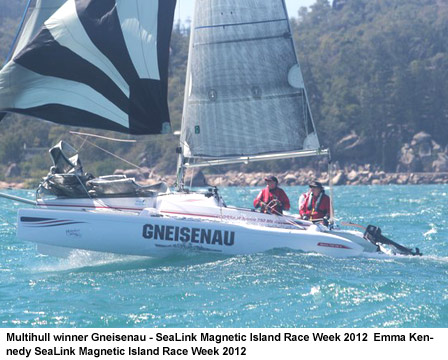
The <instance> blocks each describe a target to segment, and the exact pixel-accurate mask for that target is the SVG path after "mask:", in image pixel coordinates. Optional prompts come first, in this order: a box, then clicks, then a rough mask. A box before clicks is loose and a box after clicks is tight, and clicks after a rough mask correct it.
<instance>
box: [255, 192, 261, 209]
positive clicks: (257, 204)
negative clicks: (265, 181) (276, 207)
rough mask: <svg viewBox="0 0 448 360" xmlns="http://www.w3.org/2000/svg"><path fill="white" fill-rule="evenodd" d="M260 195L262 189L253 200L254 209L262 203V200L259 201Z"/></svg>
mask: <svg viewBox="0 0 448 360" xmlns="http://www.w3.org/2000/svg"><path fill="white" fill-rule="evenodd" d="M262 196H263V190H262V191H260V193H259V194H258V196H257V197H256V198H255V200H254V208H255V209H256V208H258V207H260V206H261V205H262V203H263V202H262V201H261V198H262Z"/></svg>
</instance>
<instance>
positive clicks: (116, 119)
mask: <svg viewBox="0 0 448 360" xmlns="http://www.w3.org/2000/svg"><path fill="white" fill-rule="evenodd" d="M59 2H62V3H63V5H62V6H60V7H59V8H58V9H57V10H56V11H55V12H54V13H53V14H52V15H51V16H50V17H49V18H48V19H46V21H45V22H44V23H43V26H42V27H41V28H40V30H39V31H38V32H37V34H36V35H35V36H34V37H33V35H34V33H35V29H36V27H37V26H38V25H40V24H39V22H41V21H42V20H40V19H41V18H42V16H44V15H45V13H43V12H42V9H45V8H46V6H45V4H44V3H45V1H44V0H42V1H39V0H37V1H33V2H32V3H33V4H31V6H30V9H31V10H32V12H31V14H30V15H29V17H28V19H27V21H26V23H25V24H24V26H23V27H22V31H21V36H19V38H18V40H17V43H16V46H15V50H14V52H13V56H12V57H11V59H10V60H9V61H8V63H7V64H6V65H5V66H4V68H3V69H2V70H1V72H0V111H2V112H16V113H21V114H25V115H30V116H34V117H37V118H41V119H45V120H49V121H53V122H56V123H61V124H66V125H74V126H82V127H91V128H99V129H107V130H115V131H120V132H126V133H131V134H157V133H164V132H168V131H170V126H169V113H168V104H167V91H168V90H167V88H168V56H169V42H170V38H171V31H172V25H173V17H174V9H175V5H176V0H133V1H129V0H68V1H66V2H64V1H59ZM46 3H48V4H47V5H49V6H50V7H51V6H53V9H54V7H56V6H57V5H59V4H57V3H58V1H55V0H48V1H46ZM30 39H31V40H30ZM25 41H26V42H27V43H26V44H24V42H25Z"/></svg>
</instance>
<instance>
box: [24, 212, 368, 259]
mask: <svg viewBox="0 0 448 360" xmlns="http://www.w3.org/2000/svg"><path fill="white" fill-rule="evenodd" d="M151 214H153V212H150V211H142V212H141V213H139V214H135V213H124V212H96V211H91V212H87V211H66V210H65V211H56V210H44V209H21V210H19V213H18V232H17V234H18V237H19V238H20V239H23V240H26V241H31V242H34V243H37V244H43V245H47V246H57V247H63V248H73V249H84V250H91V251H100V252H110V253H117V254H127V255H140V256H166V255H169V254H173V253H178V252H184V251H186V250H188V251H200V252H209V253H218V254H225V255H238V254H250V253H257V252H264V251H268V250H271V249H275V248H289V249H293V250H299V251H304V252H316V253H321V254H325V255H329V256H335V257H349V256H358V255H360V254H361V253H362V252H364V250H365V249H364V247H363V246H361V245H359V244H357V243H355V242H353V241H350V240H348V239H345V238H343V237H342V236H339V235H337V234H336V233H331V232H324V231H321V230H322V228H321V227H319V226H310V227H308V228H307V229H279V228H271V227H263V226H257V225H248V224H234V223H233V224H232V223H228V222H225V221H209V220H205V221H204V220H200V219H193V218H183V219H179V218H173V217H167V216H160V215H155V216H154V215H151Z"/></svg>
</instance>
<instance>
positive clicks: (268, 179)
mask: <svg viewBox="0 0 448 360" xmlns="http://www.w3.org/2000/svg"><path fill="white" fill-rule="evenodd" d="M264 181H274V182H276V183H277V184H278V180H277V178H276V177H275V176H272V175H271V176H267V177H265V178H264Z"/></svg>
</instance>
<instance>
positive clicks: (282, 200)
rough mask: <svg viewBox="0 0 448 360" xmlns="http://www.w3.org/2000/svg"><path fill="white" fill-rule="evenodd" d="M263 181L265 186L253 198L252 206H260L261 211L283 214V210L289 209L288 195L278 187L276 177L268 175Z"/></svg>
mask: <svg viewBox="0 0 448 360" xmlns="http://www.w3.org/2000/svg"><path fill="white" fill-rule="evenodd" d="M264 181H266V187H265V188H264V189H263V190H261V191H260V193H259V194H258V196H257V197H256V198H255V200H254V207H255V208H261V212H264V213H271V214H277V215H279V214H283V210H289V208H290V207H291V206H290V204H289V198H288V195H286V193H285V192H284V191H283V189H281V188H279V187H278V180H277V178H276V177H275V176H268V177H267V178H265V179H264Z"/></svg>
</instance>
